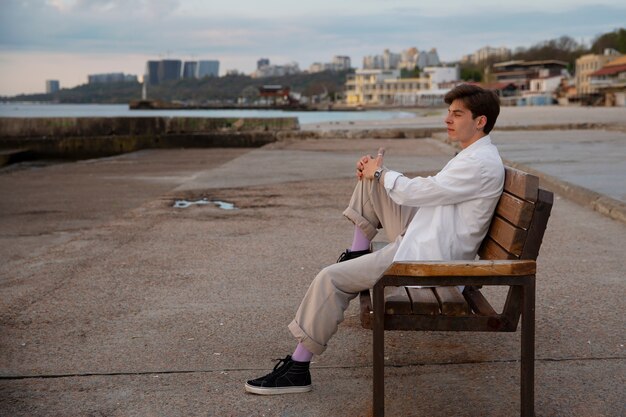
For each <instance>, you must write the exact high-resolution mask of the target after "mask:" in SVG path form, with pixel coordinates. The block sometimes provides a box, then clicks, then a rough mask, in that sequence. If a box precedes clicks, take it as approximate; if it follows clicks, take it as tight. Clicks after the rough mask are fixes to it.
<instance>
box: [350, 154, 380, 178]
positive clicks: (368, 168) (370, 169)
mask: <svg viewBox="0 0 626 417" xmlns="http://www.w3.org/2000/svg"><path fill="white" fill-rule="evenodd" d="M384 156H385V148H380V149H378V155H376V158H374V157H373V156H372V155H365V156H363V157H361V159H359V160H358V162H357V163H356V176H357V178H358V179H359V181H360V180H362V179H363V178H367V179H370V180H371V179H372V178H374V172H376V170H377V169H378V168H381V167H382V166H383V157H384Z"/></svg>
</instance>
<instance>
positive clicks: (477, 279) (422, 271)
mask: <svg viewBox="0 0 626 417" xmlns="http://www.w3.org/2000/svg"><path fill="white" fill-rule="evenodd" d="M505 169H506V175H505V184H504V192H503V193H502V196H501V197H500V200H499V202H498V206H497V208H496V213H495V216H494V218H493V220H492V221H491V225H490V227H489V231H488V233H487V236H486V237H485V239H484V241H483V242H482V244H481V246H480V249H479V251H478V255H479V257H480V260H476V261H450V262H437V261H435V262H394V263H393V264H392V265H391V266H390V267H389V268H388V269H387V271H385V273H384V274H383V276H382V277H381V278H380V279H379V281H378V282H377V283H376V285H375V286H374V288H373V289H372V291H371V295H372V296H370V291H363V292H362V293H361V294H360V305H361V324H362V326H363V327H365V328H368V329H373V330H374V332H373V337H374V343H373V349H374V357H373V362H374V390H373V391H374V392H373V397H374V398H373V400H374V416H383V415H384V411H385V408H384V407H385V406H384V396H385V391H384V390H385V388H384V331H385V330H403V331H407V330H430V331H479V332H515V331H516V330H517V325H518V323H519V321H520V315H521V318H522V320H521V321H522V330H521V331H522V334H521V415H522V416H524V417H530V416H533V415H534V366H535V364H534V362H535V268H536V264H535V260H536V259H537V255H538V253H539V247H540V246H541V241H542V239H543V234H544V231H545V229H546V226H547V223H548V217H549V216H550V211H551V209H552V202H553V194H552V193H551V192H548V191H545V190H543V189H540V188H539V179H538V178H537V177H535V176H532V175H530V174H527V173H525V172H522V171H519V170H516V169H513V168H510V167H506V168H505ZM428 285H437V286H438V287H437V288H419V289H416V288H403V291H402V290H400V291H398V290H397V288H387V287H405V286H428ZM489 285H499V286H508V293H507V297H506V301H505V303H504V307H503V309H502V312H500V313H498V312H496V311H495V309H494V308H493V307H492V306H491V304H490V303H489V302H488V301H487V299H486V298H485V296H484V295H483V294H482V293H481V291H480V289H481V288H482V286H489ZM457 286H465V289H464V290H463V292H462V293H461V292H460V291H459V289H458V287H457ZM390 290H393V291H390Z"/></svg>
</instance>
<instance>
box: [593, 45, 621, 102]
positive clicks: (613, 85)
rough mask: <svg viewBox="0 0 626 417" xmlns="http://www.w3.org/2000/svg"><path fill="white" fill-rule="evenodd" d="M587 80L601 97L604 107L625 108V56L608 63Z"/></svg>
mask: <svg viewBox="0 0 626 417" xmlns="http://www.w3.org/2000/svg"><path fill="white" fill-rule="evenodd" d="M589 79H590V81H589V83H590V84H591V86H592V87H594V88H596V89H597V91H598V92H599V93H600V94H601V95H602V96H603V99H604V105H605V106H618V107H626V56H622V57H620V58H617V59H614V60H612V61H609V62H608V63H607V64H606V65H605V66H603V67H602V68H600V69H599V70H598V71H595V72H593V73H591V74H590V75H589Z"/></svg>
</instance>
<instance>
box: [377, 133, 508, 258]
mask: <svg viewBox="0 0 626 417" xmlns="http://www.w3.org/2000/svg"><path fill="white" fill-rule="evenodd" d="M384 186H385V189H386V190H387V193H388V194H389V196H390V197H391V198H392V200H393V201H395V202H396V203H398V204H400V205H406V206H413V207H419V210H418V211H417V213H416V214H415V217H414V218H413V220H411V223H410V224H409V227H408V229H407V231H406V233H405V235H404V238H403V239H402V242H401V243H400V246H399V247H398V251H397V252H396V255H395V257H394V261H408V260H412V261H416V260H424V261H438V260H473V259H474V258H475V257H476V252H478V247H479V246H480V243H481V242H482V240H483V239H484V237H485V235H486V234H487V229H488V228H489V224H490V222H491V217H492V216H493V212H494V210H495V208H496V204H497V203H498V199H499V198H500V194H501V193H502V188H503V186H504V165H503V164H502V159H501V158H500V154H499V153H498V149H497V148H496V147H495V145H493V144H492V143H491V138H490V137H489V136H488V135H487V136H484V137H482V138H480V139H479V140H477V141H476V142H474V143H473V144H471V145H470V146H468V147H467V148H465V149H463V150H462V151H461V152H459V153H458V155H456V156H455V157H454V158H452V159H451V160H450V161H449V162H448V163H447V164H446V166H445V167H444V168H443V169H442V170H441V171H440V172H439V173H438V174H437V175H435V176H434V177H426V178H424V177H416V178H412V179H409V178H407V177H405V176H404V175H402V174H401V173H399V172H395V171H386V172H385V175H384Z"/></svg>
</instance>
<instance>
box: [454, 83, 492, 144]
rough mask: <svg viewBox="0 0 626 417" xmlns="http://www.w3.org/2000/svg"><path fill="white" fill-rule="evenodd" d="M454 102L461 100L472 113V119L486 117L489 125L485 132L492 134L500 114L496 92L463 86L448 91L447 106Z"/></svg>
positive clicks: (469, 85)
mask: <svg viewBox="0 0 626 417" xmlns="http://www.w3.org/2000/svg"><path fill="white" fill-rule="evenodd" d="M454 100H461V101H462V102H463V104H464V105H465V107H467V108H468V109H469V111H471V112H472V118H474V119H475V118H477V117H478V116H485V117H486V118H487V123H486V124H485V127H484V129H483V131H484V132H485V133H486V134H488V133H489V132H491V129H493V126H494V125H495V124H496V119H497V118H498V115H499V114H500V98H499V97H498V95H497V94H496V93H495V91H493V90H486V89H484V88H481V87H478V86H477V85H471V84H461V85H457V86H456V87H454V88H453V89H452V90H450V91H448V93H447V94H446V95H445V97H444V101H445V102H446V104H452V102H453V101H454Z"/></svg>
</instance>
